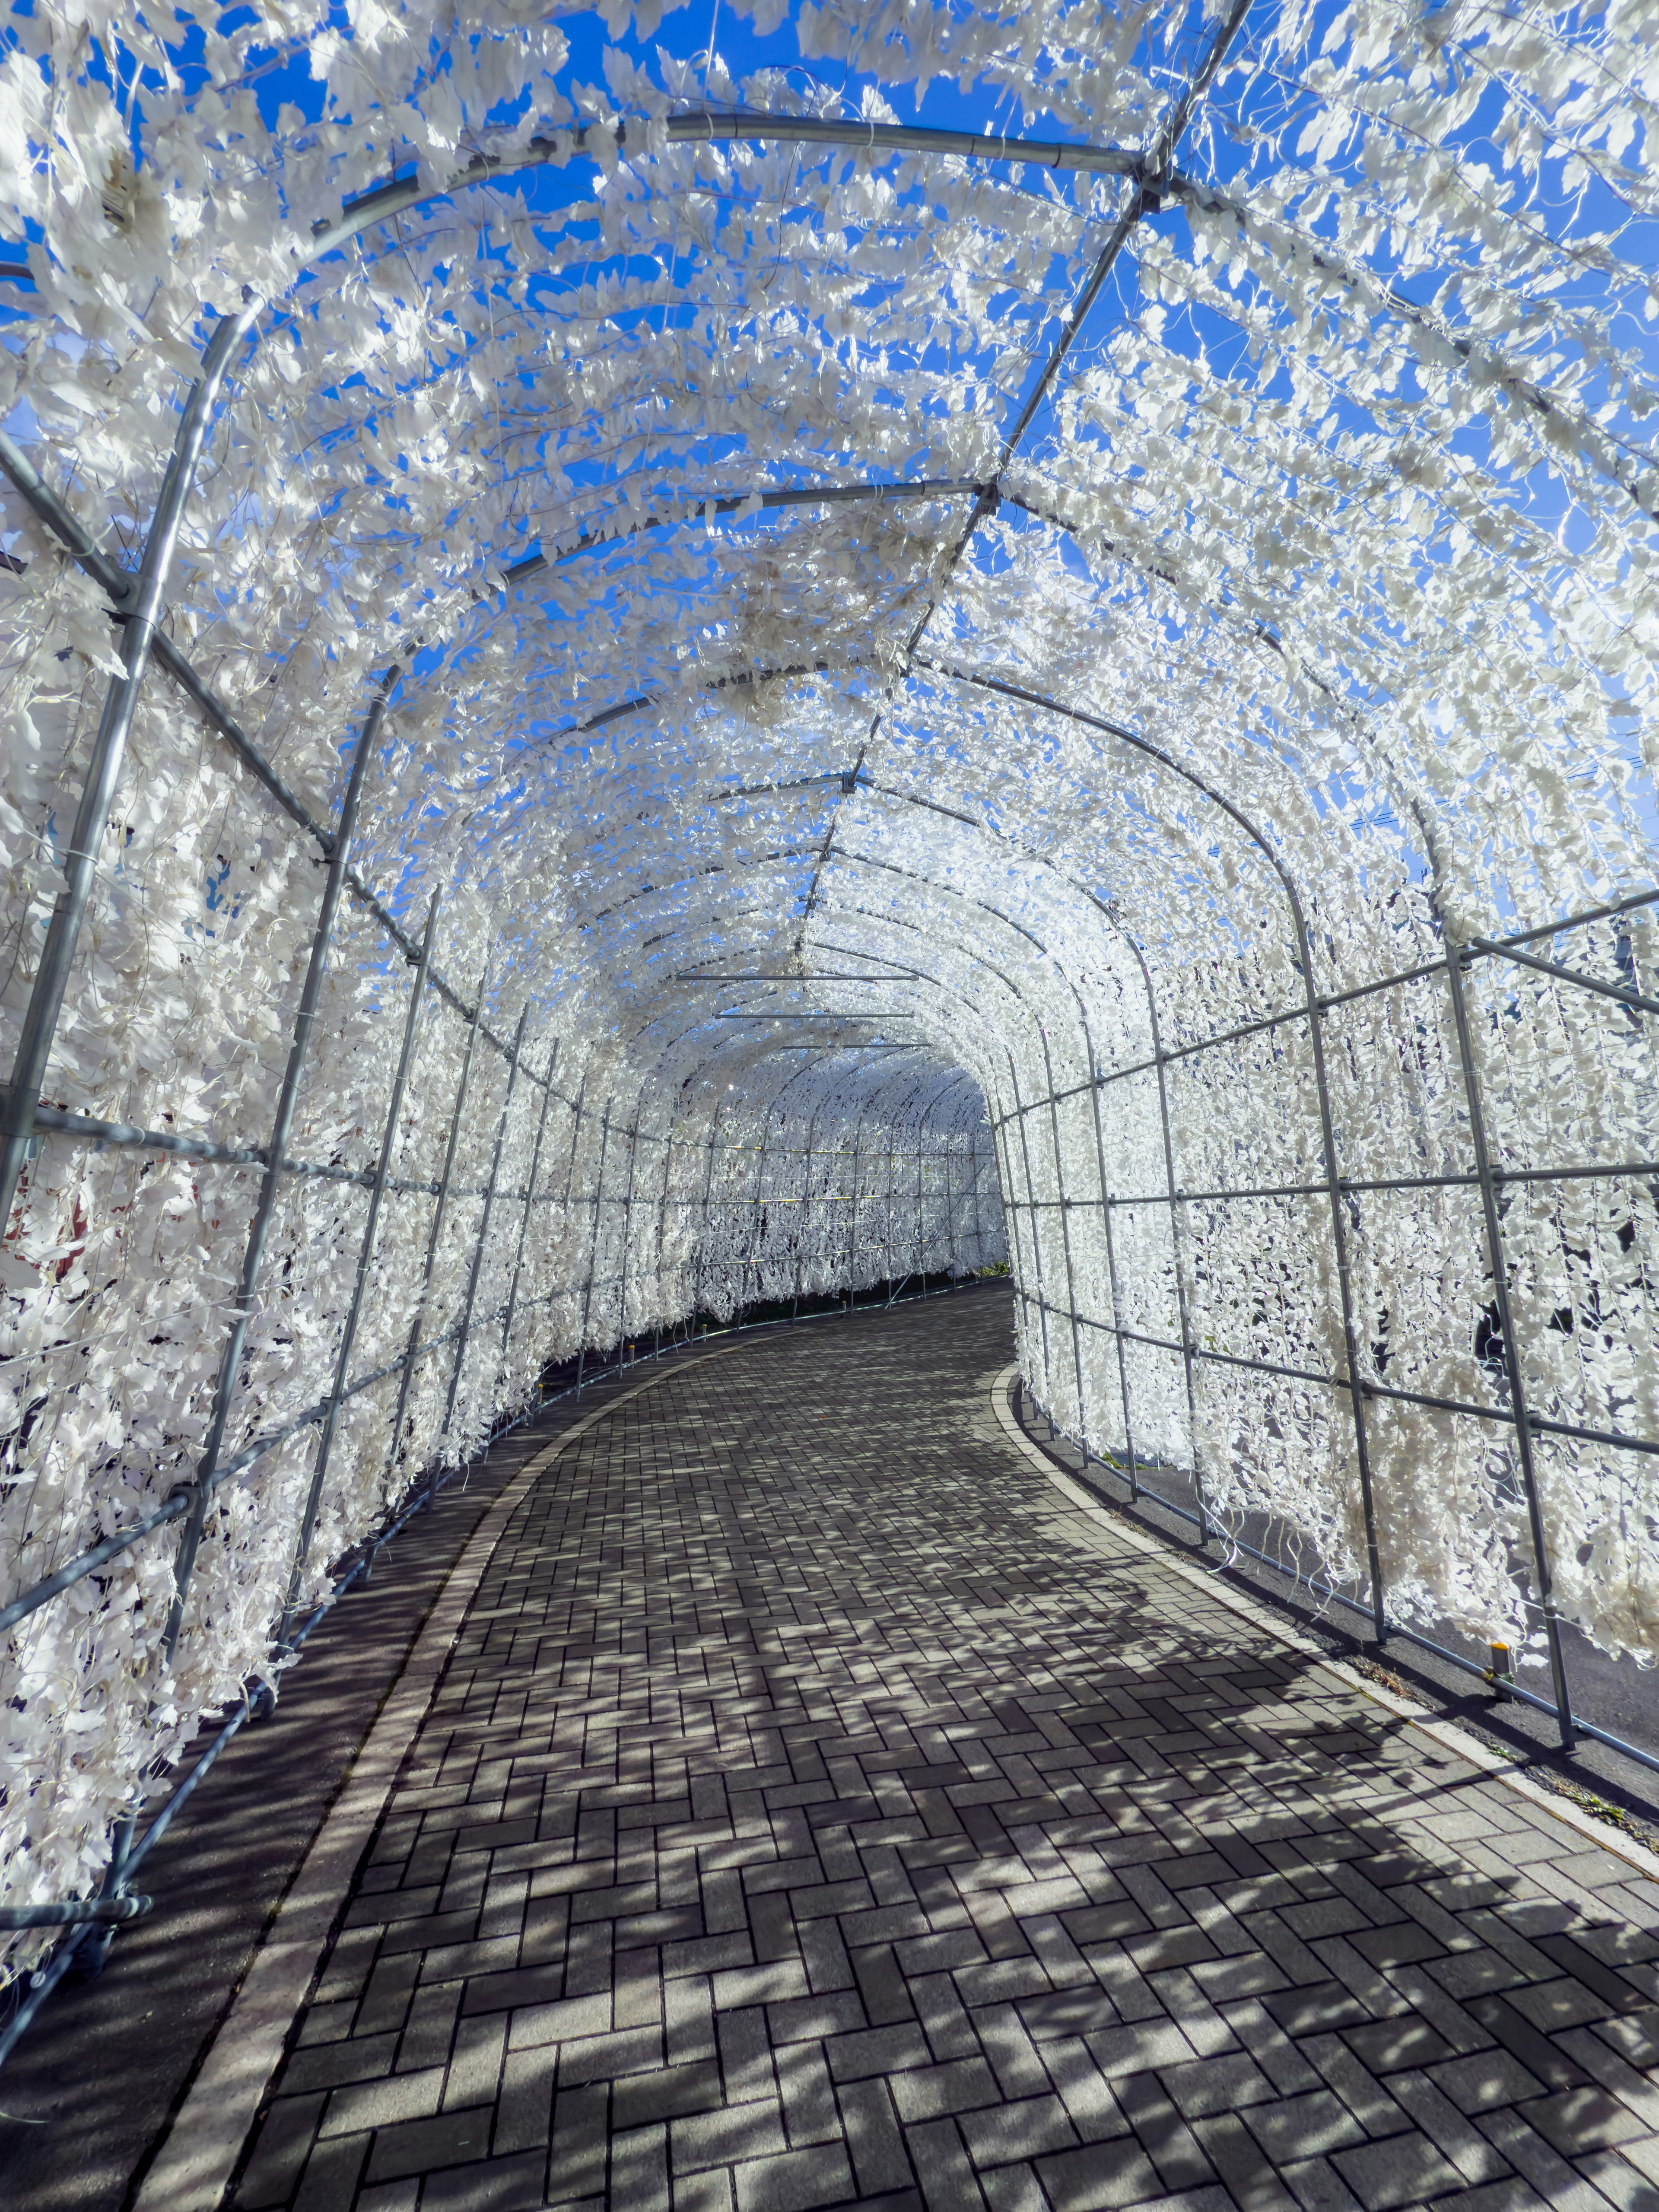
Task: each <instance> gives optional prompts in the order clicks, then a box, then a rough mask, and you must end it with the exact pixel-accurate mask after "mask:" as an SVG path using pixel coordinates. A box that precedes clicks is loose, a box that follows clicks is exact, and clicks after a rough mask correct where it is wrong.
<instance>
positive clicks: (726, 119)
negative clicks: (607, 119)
mask: <svg viewBox="0 0 1659 2212" xmlns="http://www.w3.org/2000/svg"><path fill="white" fill-rule="evenodd" d="M619 136H620V134H619ZM667 137H668V143H670V145H671V146H684V145H708V144H714V143H719V142H721V141H726V140H732V139H738V140H743V139H747V140H750V141H752V142H754V143H757V144H762V145H764V144H769V143H774V142H777V143H783V144H798V145H823V146H845V147H847V148H848V149H849V150H850V151H852V152H854V153H869V154H955V155H959V156H960V157H961V158H962V159H963V160H964V161H1021V162H1027V161H1029V162H1030V163H1032V164H1034V165H1036V166H1040V167H1042V168H1045V169H1079V170H1082V171H1085V173H1088V174H1090V175H1093V176H1111V177H1139V176H1140V175H1142V174H1144V173H1146V161H1145V160H1144V158H1143V156H1142V155H1139V154H1138V153H1135V152H1133V151H1132V150H1131V149H1128V148H1127V147H1122V146H1086V145H1077V144H1068V143H1066V142H1064V141H1062V140H1059V139H1046V138H1009V137H998V136H995V135H990V136H986V135H982V134H981V133H979V132H977V131H934V130H926V129H922V128H921V127H920V126H918V125H911V124H904V123H866V122H862V121H860V120H858V119H856V118H854V119H851V120H848V121H842V120H839V119H837V118H835V117H831V116H817V115H760V114H757V113H755V112H754V111H753V110H751V109H749V108H741V107H739V108H732V109H727V110H724V111H712V110H711V111H709V112H706V113H699V114H695V115H671V116H670V117H669V118H668V121H667Z"/></svg>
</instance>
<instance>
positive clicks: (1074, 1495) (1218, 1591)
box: [991, 1361, 1659, 1882]
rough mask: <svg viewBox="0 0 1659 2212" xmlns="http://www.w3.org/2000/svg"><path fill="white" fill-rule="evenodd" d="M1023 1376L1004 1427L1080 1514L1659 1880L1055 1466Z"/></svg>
mask: <svg viewBox="0 0 1659 2212" xmlns="http://www.w3.org/2000/svg"><path fill="white" fill-rule="evenodd" d="M1018 1380H1019V1365H1018V1361H1014V1362H1012V1363H1011V1364H1009V1365H1008V1366H1006V1367H1005V1368H1003V1369H1001V1370H1000V1372H999V1373H998V1374H997V1375H996V1376H994V1377H993V1379H992V1383H991V1411H992V1413H993V1414H994V1417H995V1419H996V1421H997V1425H998V1426H999V1427H1000V1429H1001V1430H1002V1432H1003V1434H1004V1435H1005V1436H1006V1437H1007V1439H1008V1441H1009V1443H1011V1444H1012V1445H1013V1447H1014V1448H1015V1449H1016V1450H1017V1451H1018V1452H1020V1453H1021V1454H1022V1455H1023V1456H1024V1457H1025V1458H1026V1459H1028V1460H1030V1462H1032V1464H1033V1465H1034V1466H1036V1467H1038V1468H1041V1469H1042V1473H1043V1474H1044V1475H1046V1476H1047V1478H1048V1480H1049V1481H1050V1482H1051V1483H1052V1484H1053V1485H1054V1487H1055V1489H1056V1490H1058V1491H1059V1492H1060V1493H1061V1495H1062V1496H1063V1497H1065V1498H1068V1499H1069V1500H1070V1501H1071V1503H1072V1504H1073V1505H1074V1506H1076V1507H1077V1508H1078V1510H1079V1512H1080V1513H1082V1514H1083V1515H1084V1516H1085V1517H1087V1518H1088V1519H1090V1520H1091V1521H1093V1522H1096V1523H1097V1525H1098V1526H1099V1527H1100V1528H1104V1529H1109V1531H1110V1533H1111V1535H1112V1538H1113V1541H1114V1542H1115V1543H1117V1544H1121V1545H1127V1547H1128V1548H1129V1549H1130V1550H1131V1551H1134V1552H1139V1553H1141V1554H1142V1555H1143V1556H1155V1557H1156V1558H1157V1559H1158V1561H1159V1563H1160V1565H1163V1566H1164V1568H1165V1569H1167V1570H1168V1571H1169V1572H1170V1573H1171V1574H1176V1575H1179V1576H1180V1577H1181V1578H1182V1581H1184V1582H1188V1583H1194V1585H1196V1587H1198V1588H1199V1589H1202V1590H1204V1591H1205V1592H1206V1595H1208V1596H1210V1597H1212V1598H1213V1599H1214V1600H1215V1601H1216V1603H1217V1604H1218V1605H1223V1606H1225V1607H1227V1609H1228V1610H1229V1612H1231V1613H1237V1614H1238V1615H1239V1616H1240V1618H1241V1619H1242V1620H1248V1621H1249V1623H1250V1624H1251V1626H1253V1627H1255V1628H1260V1629H1263V1630H1265V1631H1266V1632H1267V1634H1268V1635H1270V1636H1273V1637H1274V1638H1276V1639H1277V1640H1278V1641H1279V1643H1280V1644H1288V1645H1289V1646H1290V1648H1291V1650H1293V1651H1297V1652H1300V1653H1301V1654H1302V1655H1303V1656H1304V1657H1307V1658H1310V1659H1311V1660H1312V1661H1313V1662H1314V1664H1315V1666H1316V1668H1317V1669H1318V1670H1319V1671H1320V1672H1322V1674H1325V1675H1326V1676H1327V1678H1328V1679H1329V1680H1332V1681H1334V1682H1337V1683H1340V1686H1342V1688H1344V1689H1345V1690H1353V1691H1358V1692H1359V1694H1360V1695H1361V1696H1362V1697H1365V1698H1369V1699H1370V1700H1371V1702H1372V1703H1373V1704H1374V1705H1381V1706H1383V1708H1384V1709H1385V1711H1389V1712H1390V1713H1392V1714H1393V1715H1394V1716H1395V1718H1396V1719H1398V1720H1401V1721H1404V1722H1405V1723H1407V1725H1408V1726H1409V1727H1411V1728H1413V1729H1416V1730H1417V1731H1418V1733H1419V1735H1425V1736H1427V1737H1429V1738H1430V1739H1431V1741H1433V1742H1435V1743H1436V1744H1437V1745H1438V1746H1439V1747H1440V1748H1441V1749H1442V1750H1443V1751H1449V1752H1452V1753H1455V1755H1456V1756H1457V1757H1458V1758H1459V1759H1467V1760H1468V1764H1469V1765H1471V1766H1474V1767H1476V1768H1478V1769H1479V1771H1480V1772H1481V1773H1483V1774H1486V1775H1490V1776H1492V1777H1493V1778H1495V1779H1496V1780H1498V1781H1499V1782H1501V1783H1502V1784H1504V1788H1505V1789H1507V1790H1513V1791H1514V1793H1515V1795H1516V1796H1517V1797H1522V1798H1524V1799H1525V1800H1526V1802H1527V1803H1528V1806H1530V1807H1531V1808H1533V1809H1534V1811H1542V1812H1546V1813H1548V1814H1551V1815H1552V1816H1553V1818H1554V1819H1555V1820H1559V1821H1560V1822H1561V1823H1562V1825H1563V1826H1565V1827H1568V1828H1571V1830H1572V1831H1573V1832H1574V1833H1575V1834H1576V1835H1578V1836H1581V1837H1583V1839H1584V1840H1585V1841H1586V1842H1587V1843H1590V1844H1595V1847H1596V1849H1597V1850H1603V1851H1606V1852H1607V1853H1608V1854H1609V1855H1610V1857H1613V1858H1616V1859H1622V1860H1623V1861H1624V1862H1625V1863H1626V1865H1627V1866H1629V1867H1632V1868H1633V1869H1635V1871H1636V1872H1637V1873H1638V1874H1640V1875H1644V1877H1645V1878H1646V1879H1647V1880H1648V1881H1654V1882H1659V1854H1656V1853H1655V1852H1653V1851H1650V1850H1648V1849H1647V1847H1646V1845H1645V1844H1638V1842H1637V1841H1636V1840H1635V1838H1633V1837H1630V1836H1625V1835H1621V1834H1620V1832H1619V1830H1618V1829H1617V1828H1613V1827H1612V1826H1610V1825H1609V1824H1608V1823H1607V1821H1605V1820H1595V1819H1593V1818H1592V1817H1591V1815H1590V1814H1588V1813H1586V1812H1583V1811H1582V1810H1581V1809H1580V1808H1579V1807H1578V1806H1577V1805H1575V1804H1574V1803H1573V1802H1571V1799H1570V1798H1566V1797H1558V1796H1556V1795H1555V1793H1554V1791H1553V1790H1541V1789H1540V1788H1539V1786H1538V1784H1536V1783H1535V1782H1532V1781H1529V1780H1528V1778H1527V1777H1526V1776H1525V1775H1523V1774H1517V1773H1516V1771H1515V1770H1514V1768H1513V1767H1512V1766H1511V1765H1510V1763H1509V1761H1508V1760H1507V1759H1502V1758H1500V1757H1499V1756H1498V1753H1496V1752H1495V1751H1492V1749H1491V1748H1490V1747H1488V1746H1487V1745H1486V1744H1484V1743H1482V1742H1480V1740H1479V1738H1478V1737H1475V1736H1472V1735H1469V1734H1468V1732H1467V1731H1466V1730H1465V1729H1461V1728H1459V1727H1458V1726H1457V1724H1456V1723H1455V1722H1454V1721H1447V1720H1442V1719H1441V1718H1440V1717H1439V1716H1438V1715H1437V1714H1436V1713H1433V1712H1431V1711H1429V1710H1428V1709H1427V1708H1426V1707H1425V1706H1423V1705H1416V1704H1414V1703H1413V1701H1412V1699H1409V1698H1401V1697H1396V1696H1395V1692H1393V1691H1392V1690H1388V1689H1385V1688H1384V1687H1383V1685H1382V1683H1381V1682H1374V1681H1372V1680H1371V1679H1370V1676H1369V1675H1367V1674H1361V1673H1360V1672H1359V1670H1358V1668H1355V1667H1351V1666H1349V1665H1348V1664H1347V1663H1346V1661H1344V1660H1341V1659H1333V1658H1332V1657H1331V1656H1330V1654H1329V1653H1328V1651H1326V1650H1322V1647H1321V1646H1320V1645H1319V1644H1316V1643H1315V1642H1314V1640H1313V1638H1311V1637H1309V1636H1304V1635H1303V1634H1301V1632H1299V1631H1298V1630H1297V1629H1296V1628H1294V1627H1293V1626H1291V1623H1290V1622H1288V1621H1285V1620H1280V1619H1279V1616H1278V1615H1277V1614H1276V1613H1273V1610H1272V1609H1271V1607H1267V1606H1265V1605H1262V1604H1261V1603H1259V1602H1258V1601H1256V1600H1255V1598H1253V1597H1250V1596H1249V1595H1248V1594H1247V1593H1246V1592H1245V1591H1243V1590H1241V1589H1238V1588H1237V1586H1236V1585H1235V1584H1233V1583H1229V1582H1226V1581H1224V1579H1223V1578H1222V1576H1221V1574H1220V1572H1219V1571H1218V1569H1215V1568H1210V1567H1200V1566H1195V1565H1194V1564H1193V1562H1192V1561H1191V1560H1189V1559H1182V1557H1181V1555H1180V1554H1179V1553H1177V1552H1175V1551H1173V1550H1172V1549H1171V1548H1170V1546H1169V1545H1168V1544H1164V1543H1160V1542H1159V1541H1158V1539H1157V1538H1156V1537H1155V1536H1150V1535H1148V1534H1146V1531H1145V1530H1144V1529H1142V1528H1139V1527H1138V1526H1137V1525H1136V1524H1135V1523H1134V1522H1132V1521H1130V1520H1129V1519H1128V1518H1127V1516H1125V1515H1124V1514H1122V1513H1121V1512H1120V1511H1118V1510H1116V1509H1115V1508H1114V1507H1110V1506H1106V1505H1103V1504H1101V1502H1100V1500H1099V1499H1098V1498H1096V1497H1094V1496H1092V1495H1091V1493H1090V1492H1088V1491H1086V1490H1085V1489H1084V1488H1083V1486H1082V1485H1081V1484H1080V1483H1078V1482H1076V1481H1074V1480H1073V1478H1072V1477H1071V1476H1070V1475H1069V1474H1066V1471H1065V1469H1064V1468H1059V1467H1056V1466H1055V1465H1054V1462H1053V1461H1052V1460H1051V1459H1050V1458H1049V1457H1048V1454H1047V1453H1046V1452H1045V1451H1043V1450H1042V1448H1041V1446H1039V1445H1037V1444H1035V1443H1032V1441H1031V1439H1030V1437H1028V1436H1027V1435H1026V1433H1025V1431H1024V1429H1022V1428H1021V1427H1020V1425H1019V1423H1018V1421H1017V1420H1016V1419H1015V1418H1014V1412H1013V1407H1012V1403H1011V1402H1010V1401H1011V1397H1012V1389H1013V1385H1014V1384H1015V1383H1016V1382H1018Z"/></svg>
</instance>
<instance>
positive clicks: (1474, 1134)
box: [1446, 939, 1573, 1751]
mask: <svg viewBox="0 0 1659 2212" xmlns="http://www.w3.org/2000/svg"><path fill="white" fill-rule="evenodd" d="M1446 981H1447V982H1448V984H1449V987H1450V990H1451V1004H1452V1018H1453V1020H1454V1022H1455V1024H1456V1028H1457V1051H1458V1057H1459V1058H1460V1060H1462V1064H1463V1090H1464V1094H1465V1096H1466V1097H1467V1098H1468V1108H1469V1137H1470V1140H1471V1142H1472V1143H1473V1145H1474V1167H1475V1173H1476V1174H1477V1175H1478V1176H1480V1210H1481V1213H1482V1215H1483V1216H1484V1218H1485V1220H1486V1255H1487V1259H1488V1261H1489V1262H1490V1265H1491V1267H1492V1297H1493V1302H1494V1303H1495V1304H1496V1305H1497V1308H1498V1334H1499V1336H1500V1338H1501V1340H1502V1342H1503V1346H1504V1365H1505V1366H1506V1367H1507V1368H1508V1370H1509V1376H1510V1405H1511V1407H1513V1409H1514V1413H1515V1446H1516V1458H1517V1459H1518V1460H1519V1462H1520V1465H1521V1482H1522V1488H1523V1489H1524V1490H1525V1492H1526V1497H1527V1522H1528V1528H1529V1529H1530V1531H1531V1535H1532V1556H1533V1565H1534V1572H1535V1573H1536V1575H1537V1577H1538V1597H1539V1602H1540V1604H1541V1607H1542V1608H1543V1613H1544V1635H1545V1638H1546V1639H1547V1643H1548V1645H1549V1655H1550V1674H1551V1675H1552V1677H1553V1681H1554V1685H1555V1703H1556V1706H1557V1718H1558V1720H1559V1725H1560V1730H1561V1748H1562V1750H1563V1751H1571V1749H1572V1747H1573V1721H1572V1706H1571V1703H1570V1701H1569V1699H1568V1695H1567V1662H1566V1655H1565V1651H1564V1650H1563V1649H1562V1644H1561V1624H1560V1620H1559V1617H1558V1615H1557V1613H1556V1607H1555V1587H1554V1577H1553V1574H1552V1572H1551V1570H1550V1554H1549V1540H1548V1537H1547V1534H1546V1532H1545V1528H1544V1508H1543V1503H1542V1501H1541V1498H1540V1497H1539V1494H1538V1470H1537V1468H1536V1466H1535V1465H1534V1461H1533V1451H1532V1428H1531V1424H1530V1422H1529V1420H1528V1413H1527V1394H1526V1383H1525V1381H1524V1380H1523V1378H1522V1372H1521V1346H1520V1340H1519V1339H1518V1338H1517V1336H1516V1330H1515V1318H1514V1316H1513V1315H1512V1314H1511V1312H1510V1286H1509V1263H1508V1261H1507V1260H1506V1259H1505V1257H1504V1231H1503V1228H1502V1225H1501V1224H1500V1223H1499V1221H1498V1194H1497V1192H1496V1190H1495V1189H1494V1188H1493V1187H1492V1163H1491V1160H1490V1158H1489V1157H1488V1155H1487V1151H1486V1115H1484V1113H1483V1112H1482V1110H1481V1105H1480V1075H1479V1073H1478V1072H1477V1070H1476V1067H1475V1064H1474V1036H1473V1035H1472V1033H1471V1030H1470V1028H1469V1014H1468V1006H1467V1005H1466V1003H1465V1001H1464V996H1463V970H1462V947H1461V946H1459V945H1455V944H1453V943H1452V942H1451V941H1450V940H1449V939H1448V940H1447V945H1446Z"/></svg>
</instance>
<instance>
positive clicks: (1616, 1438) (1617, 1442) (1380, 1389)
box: [1019, 1290, 1659, 1456]
mask: <svg viewBox="0 0 1659 2212" xmlns="http://www.w3.org/2000/svg"><path fill="white" fill-rule="evenodd" d="M1019 1296H1020V1297H1021V1298H1022V1299H1023V1300H1024V1303H1025V1304H1028V1305H1033V1306H1036V1307H1039V1308H1040V1309H1041V1310H1042V1311H1043V1312H1044V1313H1048V1314H1053V1315H1055V1316H1058V1317H1059V1318H1060V1319H1061V1320H1063V1321H1066V1322H1070V1321H1071V1320H1072V1319H1073V1316H1072V1314H1071V1313H1070V1312H1069V1311H1068V1310H1067V1309H1066V1308H1065V1307H1064V1306H1057V1305H1054V1304H1052V1303H1051V1302H1050V1301H1049V1300H1048V1299H1047V1298H1042V1297H1036V1296H1034V1295H1033V1294H1032V1293H1031V1292H1030V1291H1025V1290H1022V1291H1020V1292H1019ZM1075 1319H1076V1321H1077V1322H1078V1325H1079V1328H1093V1329H1098V1330H1100V1331H1101V1332H1102V1333H1103V1334H1106V1335H1109V1336H1121V1337H1122V1338H1123V1339H1124V1340H1125V1341H1126V1342H1127V1343H1131V1344H1149V1345H1153V1346H1156V1347H1157V1348H1158V1350H1159V1351H1162V1352H1176V1353H1179V1354H1181V1355H1182V1357H1184V1356H1185V1353H1184V1352H1183V1350H1182V1346H1181V1345H1179V1344H1177V1343H1176V1342H1174V1341H1173V1340H1170V1339H1169V1338H1166V1337H1158V1336H1144V1335H1140V1334H1138V1333H1137V1332H1136V1331H1135V1330H1133V1329H1127V1328H1121V1327H1119V1326H1118V1325H1117V1324H1116V1323H1115V1322H1109V1321H1100V1320H1097V1318H1096V1317H1095V1316H1093V1315H1092V1314H1085V1313H1079V1314H1078V1315H1077V1316H1075ZM1191 1350H1192V1356H1193V1358H1194V1359H1206V1360H1210V1361H1212V1362H1214V1363H1216V1364H1219V1365H1221V1366H1224V1367H1245V1368H1249V1369H1252V1370H1255V1372H1256V1373H1258V1374H1262V1375H1283V1376H1286V1377H1287V1378H1289V1379H1290V1380H1291V1381H1292V1382H1297V1383H1322V1384H1323V1385H1324V1386H1325V1387H1326V1389H1331V1390H1347V1389H1352V1384H1351V1383H1349V1381H1348V1378H1347V1376H1346V1375H1321V1374H1319V1373H1317V1372H1316V1371H1315V1370H1311V1369H1308V1368H1299V1367H1282V1366H1279V1365H1277V1364H1275V1363H1274V1362H1273V1361H1271V1360H1267V1359H1247V1358H1242V1357H1241V1356H1240V1355H1239V1354H1237V1352H1213V1351H1211V1350H1209V1349H1207V1348H1206V1346H1203V1345H1200V1344H1195V1345H1194V1346H1192V1347H1191ZM1359 1388H1360V1390H1361V1391H1362V1393H1363V1394H1364V1395H1365V1396H1366V1397H1367V1398H1392V1399H1395V1400H1397V1401H1399V1402H1400V1403H1401V1404H1402V1405H1408V1406H1427V1407H1430V1408H1431V1409H1432V1410H1433V1411H1434V1412H1436V1413H1462V1414H1463V1415H1464V1416H1466V1417H1467V1418H1468V1419H1470V1420H1476V1421H1497V1422H1499V1423H1502V1424H1504V1425H1507V1426H1508V1427H1510V1428H1513V1427H1515V1425H1516V1419H1515V1415H1514V1414H1513V1413H1511V1412H1510V1409H1509V1407H1507V1406H1481V1405H1477V1404H1474V1402H1473V1401H1470V1400H1468V1399H1465V1398H1437V1397H1435V1396H1433V1395H1431V1394H1430V1393H1429V1392H1427V1391H1425V1390H1398V1389H1395V1388H1393V1386H1392V1385H1391V1384H1389V1383H1372V1382H1367V1381H1366V1380H1365V1379H1364V1377H1363V1376H1362V1377H1361V1379H1360V1383H1359ZM1527 1426H1528V1429H1530V1430H1531V1431H1532V1432H1533V1434H1534V1436H1536V1435H1540V1434H1541V1435H1544V1436H1556V1437H1568V1438H1571V1440H1572V1441H1573V1442H1574V1443H1589V1444H1603V1445H1605V1446H1607V1449H1610V1450H1614V1451H1632V1452H1640V1453H1643V1454H1645V1455H1650V1456H1659V1441H1656V1440H1655V1439H1653V1438H1651V1437H1632V1436H1626V1434H1625V1433H1624V1432H1623V1431H1621V1430H1619V1429H1590V1428H1585V1427H1584V1426H1583V1425H1581V1424H1580V1423H1578V1422H1576V1421H1557V1420H1552V1419H1549V1418H1548V1417H1547V1415H1545V1414H1542V1413H1534V1412H1530V1411H1529V1412H1528V1415H1527Z"/></svg>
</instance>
